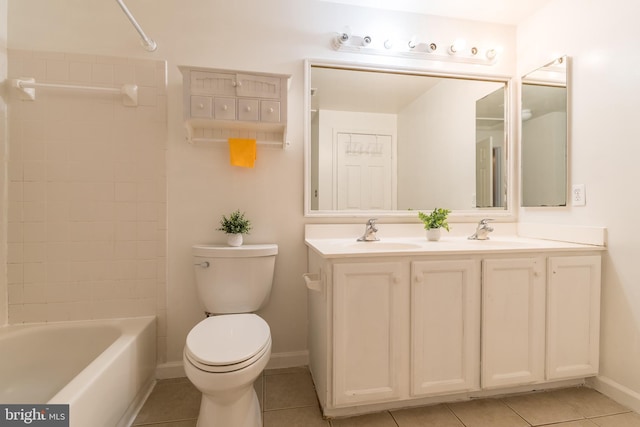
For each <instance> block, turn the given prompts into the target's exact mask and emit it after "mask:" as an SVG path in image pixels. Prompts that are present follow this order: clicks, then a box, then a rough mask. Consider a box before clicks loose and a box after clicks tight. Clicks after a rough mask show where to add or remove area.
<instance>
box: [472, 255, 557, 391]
mask: <svg viewBox="0 0 640 427" xmlns="http://www.w3.org/2000/svg"><path fill="white" fill-rule="evenodd" d="M544 265H545V262H544V259H543V258H514V259H490V260H484V261H483V264H482V266H483V272H482V387H483V388H494V387H502V386H510V385H518V384H528V383H532V382H538V381H542V380H543V378H544V353H545V351H544V344H545V342H544V333H545V275H544V274H543V271H544Z"/></svg>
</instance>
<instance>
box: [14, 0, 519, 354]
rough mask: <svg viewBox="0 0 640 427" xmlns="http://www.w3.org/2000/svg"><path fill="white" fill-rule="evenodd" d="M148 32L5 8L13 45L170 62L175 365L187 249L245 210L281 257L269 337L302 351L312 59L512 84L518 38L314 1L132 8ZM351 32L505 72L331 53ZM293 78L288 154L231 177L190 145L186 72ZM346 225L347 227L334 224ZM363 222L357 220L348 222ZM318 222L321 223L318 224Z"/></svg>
mask: <svg viewBox="0 0 640 427" xmlns="http://www.w3.org/2000/svg"><path fill="white" fill-rule="evenodd" d="M127 5H128V6H129V8H130V9H131V11H132V13H133V14H134V15H135V16H136V18H137V19H138V21H139V23H140V24H141V26H142V27H143V28H144V30H145V31H146V32H147V33H148V34H149V36H150V37H152V38H153V39H155V40H156V41H157V43H158V46H159V47H158V50H157V51H156V52H154V53H146V52H145V51H144V50H142V49H141V48H140V43H139V38H138V36H137V34H136V33H135V31H134V29H133V28H132V27H131V25H130V24H129V22H128V21H127V20H126V18H125V16H124V15H123V14H122V13H121V11H120V10H119V8H118V6H117V4H116V3H115V1H104V0H85V1H82V2H78V1H76V0H56V1H55V2H52V1H50V0H17V1H11V2H10V3H9V23H10V25H9V46H10V47H11V48H14V49H37V50H51V51H65V52H78V53H93V54H102V55H116V56H123V57H138V58H154V59H163V60H166V61H167V63H168V85H169V86H168V87H169V89H168V132H169V136H168V167H167V174H168V176H167V181H168V184H167V189H168V215H169V225H168V229H169V247H168V258H167V259H168V269H169V276H168V283H167V287H168V289H167V295H168V297H167V300H168V302H167V315H168V325H167V327H168V342H167V360H168V361H169V362H175V363H176V364H177V365H178V364H180V363H181V360H182V348H183V344H184V340H185V337H186V334H187V332H188V331H189V330H190V328H191V327H193V325H195V324H196V322H198V321H199V320H201V318H202V308H201V306H200V304H199V302H198V300H197V297H196V291H195V287H194V277H193V270H192V269H193V267H192V261H191V258H190V247H191V246H192V245H193V244H195V243H203V242H219V243H222V242H223V239H224V237H223V235H222V234H221V233H220V232H216V231H215V229H216V228H217V226H218V221H219V218H220V216H221V215H222V214H225V213H229V212H231V211H233V210H235V209H241V210H243V211H245V212H246V213H247V215H248V217H249V218H250V219H251V220H252V222H253V225H254V229H253V231H252V233H251V234H250V235H249V236H247V239H246V241H247V243H256V242H274V243H277V244H278V245H279V247H280V251H279V255H278V259H277V262H276V273H275V283H274V288H273V293H272V297H271V301H270V303H269V305H268V306H267V308H266V309H264V310H263V312H262V313H261V314H262V315H263V316H264V317H265V319H266V320H267V321H268V322H269V325H270V326H271V331H272V336H273V351H274V353H280V354H282V353H285V354H286V353H291V352H293V353H295V354H297V352H304V351H306V349H307V342H306V341H307V337H306V316H307V314H306V289H305V287H304V285H303V283H302V279H301V275H302V273H304V272H305V271H306V268H307V267H306V248H305V246H304V243H303V233H304V230H303V228H304V227H303V225H304V224H305V223H306V222H312V221H308V220H306V219H305V218H304V216H303V145H302V144H303V123H304V115H303V112H304V109H303V88H304V64H303V60H304V59H305V58H314V59H334V60H335V59H341V60H357V61H365V62H370V63H390V62H393V63H396V64H399V65H413V66H420V67H423V68H425V69H428V68H431V69H436V70H439V71H458V72H467V73H483V74H497V75H511V74H513V72H514V70H515V55H514V52H515V45H514V40H515V28H514V27H510V26H499V25H498V26H496V25H487V24H481V23H474V22H470V21H456V20H450V19H445V18H439V17H429V16H422V15H409V14H406V13H394V12H389V11H384V10H373V9H372V10H369V9H364V8H360V7H356V6H341V5H338V4H333V3H328V2H318V1H315V0H271V1H249V0H238V1H223V0H215V1H212V0H192V1H189V2H182V1H177V0H163V1H153V0H129V1H128V2H127ZM346 25H350V26H351V28H352V29H353V31H354V33H362V32H365V31H366V32H370V34H371V35H372V36H373V37H382V34H384V33H386V32H388V31H391V30H394V31H397V32H398V33H399V35H400V36H405V37H407V38H408V37H410V36H411V35H412V34H414V33H415V34H418V35H421V36H422V37H425V38H426V37H427V36H429V37H430V38H435V41H436V42H437V43H438V44H439V45H440V46H446V44H447V43H450V42H451V40H455V39H456V38H464V39H466V40H468V41H469V42H471V41H472V40H474V41H477V42H478V44H483V45H484V44H489V45H501V46H503V47H504V54H503V56H502V57H501V58H500V60H499V62H498V65H496V66H492V67H487V66H480V65H470V64H453V63H446V64H439V63H433V64H432V63H429V62H427V61H417V62H412V61H411V60H408V59H398V58H394V59H389V58H386V57H378V56H375V55H374V56H371V57H369V56H365V55H357V54H344V53H340V52H335V51H333V50H332V49H331V47H330V39H331V37H332V35H333V34H334V33H336V32H338V31H341V30H342V28H343V27H344V26H346ZM182 64H185V65H195V66H207V67H217V68H230V69H244V70H249V71H251V70H255V71H266V72H274V73H287V74H291V75H292V78H291V88H290V91H289V128H288V135H289V139H290V141H291V146H290V147H289V148H287V149H286V150H284V151H282V150H278V149H268V148H262V147H261V148H259V151H258V159H257V164H256V167H255V169H240V168H233V167H231V166H229V164H228V159H227V152H226V149H225V147H224V145H222V146H214V145H211V146H206V145H205V146H202V145H199V146H191V145H188V144H186V143H185V141H184V138H185V132H184V129H183V124H182V96H181V91H182V83H181V75H180V73H179V71H178V68H177V66H178V65H182ZM335 221H336V222H344V221H346V220H345V219H339V220H335ZM349 221H357V222H361V220H360V219H357V220H349ZM314 222H318V221H317V220H314Z"/></svg>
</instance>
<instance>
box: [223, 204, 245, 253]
mask: <svg viewBox="0 0 640 427" xmlns="http://www.w3.org/2000/svg"><path fill="white" fill-rule="evenodd" d="M217 230H219V231H224V232H225V233H226V234H227V244H228V245H229V246H242V235H243V234H249V231H250V230H251V221H249V220H248V219H247V218H245V216H244V212H240V210H239V209H238V210H236V211H235V212H232V213H231V214H230V215H229V217H228V218H227V216H226V215H222V219H221V220H220V228H218V229H217Z"/></svg>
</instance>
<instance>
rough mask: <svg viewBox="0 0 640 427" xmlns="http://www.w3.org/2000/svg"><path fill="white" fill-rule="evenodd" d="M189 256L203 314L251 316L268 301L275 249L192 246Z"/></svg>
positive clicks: (269, 246) (272, 247)
mask: <svg viewBox="0 0 640 427" xmlns="http://www.w3.org/2000/svg"><path fill="white" fill-rule="evenodd" d="M192 254H193V259H194V268H195V273H196V287H197V289H198V296H199V298H200V301H202V304H203V305H204V309H205V311H206V312H207V313H210V314H230V313H252V312H254V311H256V310H258V309H260V308H261V307H262V306H263V305H265V304H266V302H267V301H268V300H269V295H270V294H271V286H272V284H273V271H274V266H275V261H276V255H277V254H278V245H275V244H264V245H243V246H238V247H233V246H220V245H196V246H193V248H192Z"/></svg>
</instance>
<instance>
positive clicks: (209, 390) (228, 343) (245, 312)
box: [183, 244, 278, 427]
mask: <svg viewBox="0 0 640 427" xmlns="http://www.w3.org/2000/svg"><path fill="white" fill-rule="evenodd" d="M192 253H193V257H194V264H195V270H196V285H197V288H198V295H199V297H200V300H201V301H202V303H203V304H204V308H205V313H206V314H207V316H209V317H207V318H206V319H204V320H203V321H201V322H200V323H198V324H197V325H196V326H195V327H194V328H193V329H192V330H191V331H190V332H189V334H188V335H187V342H186V344H185V347H184V356H183V363H184V369H185V372H186V374H187V377H188V378H189V380H190V381H191V382H192V383H193V385H195V386H196V387H197V388H198V390H200V391H201V392H202V403H201V404H200V414H199V416H198V424H197V426H198V427H232V426H233V427H260V426H262V417H261V411H260V404H259V403H258V396H257V395H256V392H255V390H254V388H253V382H254V381H255V380H256V379H257V378H258V376H259V375H260V373H261V372H262V370H263V369H264V368H265V366H266V365H267V362H268V361H269V357H270V356H271V331H270V329H269V325H268V324H267V322H265V321H264V320H263V319H262V318H260V317H259V316H257V315H256V314H252V312H254V311H256V310H258V309H259V308H260V307H262V306H263V305H264V304H265V303H266V302H267V300H268V299H269V294H270V293H271V285H272V284H273V270H274V266H275V259H276V255H277V254H278V246H277V245H273V244H269V245H244V246H239V247H231V246H214V245H198V246H194V247H193V249H192Z"/></svg>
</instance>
